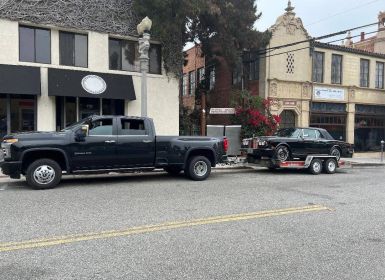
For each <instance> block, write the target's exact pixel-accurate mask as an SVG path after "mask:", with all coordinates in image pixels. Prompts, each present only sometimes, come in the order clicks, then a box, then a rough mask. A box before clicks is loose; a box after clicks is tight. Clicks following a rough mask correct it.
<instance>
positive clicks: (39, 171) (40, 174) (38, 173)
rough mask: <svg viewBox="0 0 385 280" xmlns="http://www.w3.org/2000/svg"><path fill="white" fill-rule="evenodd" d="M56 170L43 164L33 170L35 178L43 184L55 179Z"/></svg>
mask: <svg viewBox="0 0 385 280" xmlns="http://www.w3.org/2000/svg"><path fill="white" fill-rule="evenodd" d="M55 174H56V173H55V170H54V169H53V168H52V167H51V166H49V165H41V166H39V167H38V168H36V169H35V171H34V172H33V178H34V179H35V181H36V182H37V183H39V184H41V185H47V184H49V183H51V182H52V181H53V180H54V179H55Z"/></svg>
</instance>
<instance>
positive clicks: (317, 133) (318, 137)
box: [315, 130, 325, 139]
mask: <svg viewBox="0 0 385 280" xmlns="http://www.w3.org/2000/svg"><path fill="white" fill-rule="evenodd" d="M315 133H316V137H317V139H325V137H324V136H323V135H322V133H321V132H319V131H318V130H316V131H315Z"/></svg>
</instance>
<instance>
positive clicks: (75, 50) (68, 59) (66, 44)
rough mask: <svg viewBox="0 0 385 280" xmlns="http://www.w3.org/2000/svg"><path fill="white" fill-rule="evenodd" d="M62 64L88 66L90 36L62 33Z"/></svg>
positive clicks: (60, 42)
mask: <svg viewBox="0 0 385 280" xmlns="http://www.w3.org/2000/svg"><path fill="white" fill-rule="evenodd" d="M59 45H60V64H61V65H68V66H77V67H87V66H88V36H87V35H84V34H76V33H70V32H63V31H60V33H59Z"/></svg>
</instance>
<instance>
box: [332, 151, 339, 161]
mask: <svg viewBox="0 0 385 280" xmlns="http://www.w3.org/2000/svg"><path fill="white" fill-rule="evenodd" d="M332 156H334V157H336V159H337V160H340V157H341V153H340V151H339V150H338V149H333V151H332Z"/></svg>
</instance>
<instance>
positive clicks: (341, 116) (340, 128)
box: [310, 102, 347, 141]
mask: <svg viewBox="0 0 385 280" xmlns="http://www.w3.org/2000/svg"><path fill="white" fill-rule="evenodd" d="M311 109H312V110H311V114H310V126H311V127H319V128H324V129H326V130H327V131H328V132H329V133H330V135H331V136H333V138H334V139H336V140H341V141H346V121H347V113H346V104H339V103H316V102H314V103H312V106H311Z"/></svg>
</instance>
